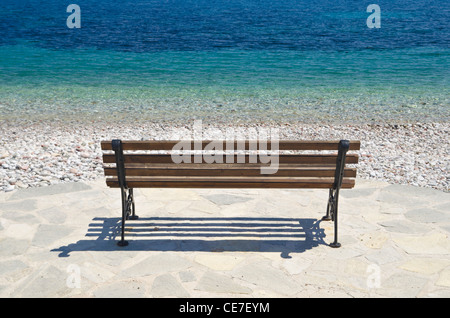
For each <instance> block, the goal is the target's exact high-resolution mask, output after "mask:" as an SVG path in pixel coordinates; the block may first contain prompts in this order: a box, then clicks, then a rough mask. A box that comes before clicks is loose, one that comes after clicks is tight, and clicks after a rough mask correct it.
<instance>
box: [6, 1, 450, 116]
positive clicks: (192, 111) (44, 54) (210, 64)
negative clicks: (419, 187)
mask: <svg viewBox="0 0 450 318" xmlns="http://www.w3.org/2000/svg"><path fill="white" fill-rule="evenodd" d="M449 88H450V6H449V3H448V0H416V1H406V0H369V1H361V0H314V1H313V0H120V1H118V0H116V1H113V0H68V1H63V0H0V120H6V121H7V120H34V119H36V120H48V121H53V120H87V121H110V122H111V123H114V122H125V121H132V122H136V121H142V122H145V121H169V122H170V121H183V120H191V119H205V120H218V121H221V122H230V123H232V122H246V121H261V122H289V121H295V122H305V123H315V122H317V123H329V124H338V123H350V124H351V123H387V122H389V123H392V122H393V123H401V122H449V121H450V102H449Z"/></svg>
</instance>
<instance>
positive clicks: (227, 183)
mask: <svg viewBox="0 0 450 318" xmlns="http://www.w3.org/2000/svg"><path fill="white" fill-rule="evenodd" d="M333 183H334V178H292V177H291V178H268V177H251V178H249V177H214V178H212V177H208V178H205V177H150V178H148V177H129V178H127V186H128V187H130V188H292V189H294V188H331V187H332V186H333ZM106 184H107V185H108V186H109V187H119V183H118V182H117V178H107V179H106ZM354 185H355V180H354V179H347V178H345V179H344V180H343V182H342V188H352V187H354Z"/></svg>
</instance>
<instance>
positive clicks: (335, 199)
mask: <svg viewBox="0 0 450 318" xmlns="http://www.w3.org/2000/svg"><path fill="white" fill-rule="evenodd" d="M338 198H339V188H338V189H337V190H336V192H335V193H334V196H333V208H332V209H333V211H332V212H331V219H332V220H333V222H334V241H333V243H331V244H330V246H331V247H334V248H337V247H341V244H340V243H339V242H338Z"/></svg>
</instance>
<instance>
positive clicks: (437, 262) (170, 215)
mask: <svg viewBox="0 0 450 318" xmlns="http://www.w3.org/2000/svg"><path fill="white" fill-rule="evenodd" d="M327 195H328V191H327V190H273V189H270V190H208V189H200V190H190V189H186V190H185V189H142V190H141V189H139V190H136V191H135V197H136V206H137V214H138V215H139V216H140V219H139V220H137V221H128V223H127V228H128V232H127V235H126V236H127V239H128V241H129V243H130V244H129V246H127V247H125V248H123V247H122V248H121V247H118V246H117V245H116V242H117V240H118V230H119V225H120V214H121V212H120V205H121V201H120V192H119V190H118V189H109V188H107V187H106V185H105V183H104V180H98V181H95V182H90V183H67V184H59V185H53V186H49V187H43V188H33V189H25V190H17V191H15V192H11V193H1V194H0V296H1V297H10V298H12V297H195V298H203V297H240V298H247V297H248V298H250V297H283V298H293V297H450V240H449V237H448V236H449V232H450V210H449V206H450V194H448V193H444V192H441V191H438V190H432V189H425V188H416V187H412V186H401V185H389V184H387V183H383V182H375V181H367V180H363V179H358V180H357V186H356V188H355V189H352V190H342V191H341V197H340V202H339V203H340V216H339V230H340V231H339V236H340V243H341V244H342V247H341V248H339V249H333V248H331V247H329V246H328V244H329V243H330V242H331V241H332V238H333V224H332V222H325V221H321V220H320V218H321V217H322V216H323V215H324V211H325V207H326V200H327Z"/></svg>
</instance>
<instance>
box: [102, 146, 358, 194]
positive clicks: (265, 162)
mask: <svg viewBox="0 0 450 318" xmlns="http://www.w3.org/2000/svg"><path fill="white" fill-rule="evenodd" d="M101 147H102V150H103V151H104V153H103V162H104V164H105V165H104V169H105V176H106V177H107V178H106V183H107V185H108V186H110V187H121V186H125V187H129V188H137V187H173V188H180V187H185V188H272V187H274V188H333V187H335V186H336V180H337V179H338V175H337V174H338V173H342V177H341V178H340V180H339V182H340V186H341V187H342V188H352V187H353V186H354V184H355V179H354V178H355V177H356V168H354V167H348V166H347V165H348V164H356V163H358V155H357V154H354V153H347V150H359V149H360V142H359V141H294V140H281V141H277V142H271V141H267V142H264V143H261V142H256V141H248V140H247V141H159V140H149V141H130V140H128V141H120V140H113V141H102V143H101ZM340 148H341V149H340ZM341 152H342V153H343V156H342V154H341ZM339 158H343V160H344V161H343V162H341V163H340V162H339V160H338V159H339ZM340 166H341V167H342V169H340V168H339V167H340ZM264 169H266V170H264ZM266 172H269V173H266ZM118 176H119V177H118Z"/></svg>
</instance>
